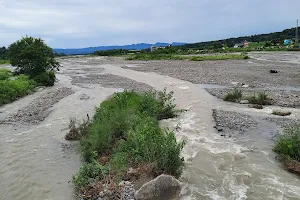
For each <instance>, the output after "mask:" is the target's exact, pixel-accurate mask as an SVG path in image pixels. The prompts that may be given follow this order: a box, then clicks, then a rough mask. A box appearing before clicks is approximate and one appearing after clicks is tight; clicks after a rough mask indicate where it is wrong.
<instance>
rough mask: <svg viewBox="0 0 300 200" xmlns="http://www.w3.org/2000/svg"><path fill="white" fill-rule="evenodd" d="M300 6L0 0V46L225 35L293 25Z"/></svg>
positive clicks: (271, 0) (229, 0)
mask: <svg viewBox="0 0 300 200" xmlns="http://www.w3.org/2000/svg"><path fill="white" fill-rule="evenodd" d="M290 5H293V6H290ZM299 7H300V1H299V0H289V3H288V4H287V3H286V2H284V1H281V0H264V1H263V2H262V1H261V0H251V1H249V0H214V1H211V0H151V1H148V0H127V1H123V0H109V1H107V0H72V1H71V0H1V1H0V10H1V11H0V27H1V29H2V30H4V31H2V32H1V33H0V46H1V45H8V44H10V43H11V42H13V41H14V40H16V39H17V38H18V37H19V36H22V35H23V36H24V35H26V34H27V35H32V36H39V37H42V38H51V39H48V40H47V42H48V43H49V44H50V45H51V46H53V47H84V46H97V45H110V44H126V43H137V42H156V41H166V42H172V41H185V42H196V41H205V40H212V39H221V38H226V37H231V36H239V35H248V34H252V33H260V32H262V31H264V32H265V31H267V32H268V31H270V32H271V31H279V30H281V29H283V28H289V27H291V26H294V23H295V20H296V18H297V17H299V18H300V16H299V12H298V9H297V8H299ZM287 8H288V9H287Z"/></svg>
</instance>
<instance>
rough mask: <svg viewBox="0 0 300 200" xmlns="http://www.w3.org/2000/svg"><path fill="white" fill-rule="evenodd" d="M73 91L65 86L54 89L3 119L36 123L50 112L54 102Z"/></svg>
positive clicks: (7, 121) (6, 121)
mask: <svg viewBox="0 0 300 200" xmlns="http://www.w3.org/2000/svg"><path fill="white" fill-rule="evenodd" d="M73 93H74V91H73V90H72V89H71V88H67V87H61V88H58V89H54V90H52V91H50V92H48V93H46V94H44V95H42V96H41V97H39V98H37V99H35V100H34V101H33V102H31V103H30V104H29V105H28V106H26V107H24V108H22V109H20V110H18V111H17V112H16V113H14V114H12V115H10V116H8V117H7V118H6V119H5V120H4V121H5V123H11V122H18V123H25V124H38V123H40V122H41V121H43V120H44V119H45V118H46V117H47V116H48V115H49V114H50V112H51V110H50V108H51V107H52V106H53V105H54V104H55V103H57V102H59V101H60V100H61V99H63V98H65V97H67V96H69V95H71V94H73Z"/></svg>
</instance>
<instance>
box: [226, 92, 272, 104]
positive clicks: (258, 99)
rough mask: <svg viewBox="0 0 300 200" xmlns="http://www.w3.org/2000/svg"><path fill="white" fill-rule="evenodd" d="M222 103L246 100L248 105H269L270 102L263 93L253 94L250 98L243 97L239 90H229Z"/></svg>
mask: <svg viewBox="0 0 300 200" xmlns="http://www.w3.org/2000/svg"><path fill="white" fill-rule="evenodd" d="M223 100H224V101H230V102H239V101H241V100H248V101H249V103H250V104H254V105H261V106H262V105H270V104H271V100H270V99H269V98H268V95H267V94H266V93H265V92H258V93H254V94H253V95H251V96H244V95H243V92H242V90H241V89H238V88H234V89H232V90H230V91H229V92H228V93H227V94H226V95H225V96H224V97H223Z"/></svg>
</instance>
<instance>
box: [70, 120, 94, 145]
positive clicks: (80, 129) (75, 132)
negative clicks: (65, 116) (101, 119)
mask: <svg viewBox="0 0 300 200" xmlns="http://www.w3.org/2000/svg"><path fill="white" fill-rule="evenodd" d="M89 127H90V121H89V120H83V122H82V123H79V122H77V120H76V119H75V118H71V119H70V124H69V127H68V129H69V132H68V133H67V134H66V136H65V139H66V140H79V139H81V138H83V137H85V136H86V135H87V134H88V132H89Z"/></svg>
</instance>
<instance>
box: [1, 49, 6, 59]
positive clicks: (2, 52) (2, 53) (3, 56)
mask: <svg viewBox="0 0 300 200" xmlns="http://www.w3.org/2000/svg"><path fill="white" fill-rule="evenodd" d="M6 51H7V49H6V48H5V47H1V48H0V59H6Z"/></svg>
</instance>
